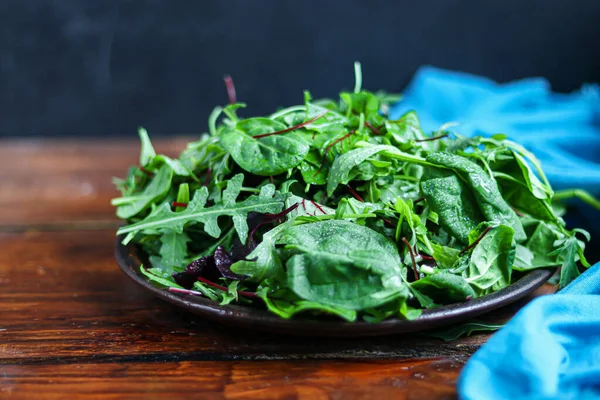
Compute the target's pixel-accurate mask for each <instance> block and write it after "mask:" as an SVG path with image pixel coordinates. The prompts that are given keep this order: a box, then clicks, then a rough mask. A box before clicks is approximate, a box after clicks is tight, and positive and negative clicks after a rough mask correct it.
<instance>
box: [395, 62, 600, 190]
mask: <svg viewBox="0 0 600 400" xmlns="http://www.w3.org/2000/svg"><path fill="white" fill-rule="evenodd" d="M410 110H415V111H417V114H418V116H419V119H420V121H421V125H422V127H423V129H424V130H425V132H432V131H434V130H436V129H438V128H439V127H440V126H442V125H443V124H445V123H447V122H456V123H458V124H459V125H458V126H457V127H454V128H452V130H454V131H456V132H457V133H459V134H461V135H465V136H476V135H482V136H490V135H493V134H495V133H504V134H506V135H508V136H509V138H511V139H513V140H515V141H517V142H519V143H521V144H523V145H524V146H525V147H526V148H528V149H529V150H530V151H532V152H533V153H534V154H535V155H536V156H537V157H538V158H539V159H540V161H541V162H542V165H543V168H544V171H545V172H546V175H547V176H548V179H549V180H550V181H551V183H552V186H553V187H554V188H555V189H567V188H582V189H586V190H588V191H589V192H591V193H592V194H595V195H598V194H600V88H599V87H598V86H597V85H586V86H584V87H583V88H582V89H581V90H580V91H578V92H575V93H572V94H557V93H553V92H552V90H551V88H550V84H549V83H548V82H547V81H546V80H545V79H543V78H531V79H524V80H521V81H517V82H512V83H507V84H498V83H496V82H494V81H491V80H489V79H486V78H482V77H478V76H473V75H468V74H464V73H459V72H451V71H445V70H441V69H437V68H433V67H423V68H421V69H420V70H419V71H418V72H417V73H416V75H415V77H414V78H413V80H412V82H411V83H410V85H409V86H408V88H407V89H406V91H405V92H404V93H403V98H402V100H401V101H400V102H399V103H397V104H396V105H395V106H394V107H392V108H391V110H390V117H391V118H398V117H400V116H401V115H402V114H404V113H405V112H407V111H410Z"/></svg>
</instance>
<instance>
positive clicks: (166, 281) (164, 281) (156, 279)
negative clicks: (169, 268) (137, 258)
mask: <svg viewBox="0 0 600 400" xmlns="http://www.w3.org/2000/svg"><path fill="white" fill-rule="evenodd" d="M140 271H141V272H142V274H143V275H144V276H146V278H148V280H150V281H152V282H156V283H158V284H159V285H162V286H165V287H174V288H178V289H183V288H182V287H181V286H179V285H178V284H176V283H175V282H173V281H172V280H169V279H167V278H166V277H160V276H158V275H155V274H153V273H151V272H150V271H146V269H144V266H143V265H140Z"/></svg>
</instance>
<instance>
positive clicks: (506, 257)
mask: <svg viewBox="0 0 600 400" xmlns="http://www.w3.org/2000/svg"><path fill="white" fill-rule="evenodd" d="M473 236H478V237H481V236H480V235H473ZM514 236H515V231H514V230H513V229H512V228H511V227H510V226H506V225H499V226H497V227H495V228H493V229H491V230H490V231H489V232H488V233H487V235H485V236H484V237H483V238H482V239H481V240H480V241H479V243H477V245H476V246H475V247H474V248H473V251H472V253H471V258H470V260H469V268H468V269H467V270H465V271H464V272H463V277H464V278H465V279H466V280H467V282H468V283H469V284H470V285H471V286H472V287H473V289H474V290H475V291H476V293H477V294H478V295H482V294H487V293H489V292H490V291H492V290H493V291H496V290H500V289H502V288H504V287H506V286H508V285H509V284H510V277H511V274H512V266H513V263H514V260H515V252H516V243H515V240H514ZM472 243H474V241H471V244H472Z"/></svg>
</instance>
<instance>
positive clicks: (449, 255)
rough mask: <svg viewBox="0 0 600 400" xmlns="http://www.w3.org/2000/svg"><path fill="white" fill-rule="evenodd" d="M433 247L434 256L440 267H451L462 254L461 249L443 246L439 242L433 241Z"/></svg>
mask: <svg viewBox="0 0 600 400" xmlns="http://www.w3.org/2000/svg"><path fill="white" fill-rule="evenodd" d="M431 247H432V248H433V254H432V256H433V258H434V259H435V262H436V263H437V265H438V267H439V268H442V269H450V268H452V267H453V266H454V264H455V263H456V261H457V260H458V256H459V254H460V250H458V249H454V248H452V247H447V246H443V245H441V244H438V243H432V244H431Z"/></svg>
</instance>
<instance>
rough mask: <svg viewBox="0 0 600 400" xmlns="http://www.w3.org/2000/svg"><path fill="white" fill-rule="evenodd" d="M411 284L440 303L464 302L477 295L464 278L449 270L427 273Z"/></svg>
mask: <svg viewBox="0 0 600 400" xmlns="http://www.w3.org/2000/svg"><path fill="white" fill-rule="evenodd" d="M410 286H411V288H412V289H416V290H418V291H419V292H420V293H421V294H424V295H426V296H427V297H429V298H431V299H432V300H433V301H435V302H436V303H438V304H450V303H456V302H463V301H467V300H469V299H472V298H475V297H477V295H476V293H475V291H474V290H473V289H472V288H471V286H469V284H468V283H467V281H466V280H465V279H464V278H462V277H461V276H458V275H454V274H451V273H449V272H439V273H436V274H432V275H427V276H425V277H424V278H421V279H419V280H418V281H414V282H412V283H411V284H410Z"/></svg>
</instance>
